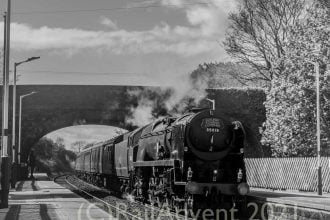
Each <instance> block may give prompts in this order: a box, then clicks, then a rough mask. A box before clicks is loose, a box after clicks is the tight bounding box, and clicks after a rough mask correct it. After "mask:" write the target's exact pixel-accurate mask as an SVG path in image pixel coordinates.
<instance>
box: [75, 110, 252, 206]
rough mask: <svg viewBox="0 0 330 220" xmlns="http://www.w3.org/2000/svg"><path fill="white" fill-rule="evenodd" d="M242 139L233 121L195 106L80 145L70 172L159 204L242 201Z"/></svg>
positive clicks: (246, 189)
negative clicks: (74, 171) (115, 134)
mask: <svg viewBox="0 0 330 220" xmlns="http://www.w3.org/2000/svg"><path fill="white" fill-rule="evenodd" d="M244 143H245V131H244V127H243V126H242V124H241V123H240V122H239V121H229V120H228V119H226V117H224V115H223V114H221V113H220V112H219V111H216V110H214V109H195V110H193V111H191V112H189V113H187V114H184V115H183V116H181V117H178V118H173V117H167V118H163V119H160V120H157V121H155V122H153V123H151V124H148V125H146V126H144V127H141V128H138V129H136V130H134V131H132V132H128V133H126V134H123V135H120V136H118V137H115V138H113V139H111V140H109V141H106V142H102V143H98V144H96V145H94V146H92V147H91V148H88V149H86V150H84V151H83V152H81V153H80V154H79V155H78V157H77V160H76V172H77V175H78V177H80V178H83V179H85V180H87V181H90V182H92V183H94V184H98V185H103V186H104V187H106V188H109V189H111V190H112V191H116V192H120V193H121V194H131V195H132V196H133V197H134V198H135V200H140V201H143V202H148V203H151V204H156V205H159V206H160V205H162V204H164V203H166V204H167V205H169V206H170V207H179V208H184V207H185V208H188V209H193V210H196V209H199V208H206V207H207V208H212V209H213V208H214V209H215V208H220V207H221V208H231V207H233V206H235V205H236V206H238V205H242V204H244V200H245V195H246V194H247V193H248V192H249V186H248V184H247V183H246V172H245V166H244V160H243V155H244ZM238 208H239V207H238Z"/></svg>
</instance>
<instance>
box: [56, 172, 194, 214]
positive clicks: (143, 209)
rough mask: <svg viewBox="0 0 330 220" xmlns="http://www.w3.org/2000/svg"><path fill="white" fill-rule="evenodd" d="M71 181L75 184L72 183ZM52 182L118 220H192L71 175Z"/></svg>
mask: <svg viewBox="0 0 330 220" xmlns="http://www.w3.org/2000/svg"><path fill="white" fill-rule="evenodd" d="M72 179H74V181H76V182H75V183H73V182H74V181H72ZM54 181H55V182H57V183H59V184H61V185H65V186H66V187H67V188H71V189H72V190H73V191H74V192H76V193H77V194H79V195H80V196H82V197H84V198H86V199H89V200H90V201H91V202H92V203H94V204H96V205H97V206H98V207H100V208H102V209H103V210H105V211H107V212H109V213H110V214H111V215H112V216H114V217H116V218H117V219H120V220H122V219H132V220H133V219H134V220H144V219H150V220H192V218H190V217H188V216H185V215H181V214H179V213H173V212H171V211H170V210H168V209H160V208H158V207H154V206H151V205H145V204H141V203H139V202H130V201H128V200H126V199H120V198H118V197H116V196H114V195H113V194H112V193H111V192H110V191H109V190H106V189H104V188H100V187H97V186H95V185H92V184H90V183H87V182H85V181H82V180H80V179H78V178H77V177H75V176H72V175H64V176H59V177H56V178H54Z"/></svg>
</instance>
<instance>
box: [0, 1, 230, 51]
mask: <svg viewBox="0 0 330 220" xmlns="http://www.w3.org/2000/svg"><path fill="white" fill-rule="evenodd" d="M210 1H211V3H212V4H210V5H203V4H201V5H198V4H197V5H192V6H184V4H185V3H189V2H188V1H187V0H162V2H161V3H162V4H177V5H181V6H182V7H183V8H182V10H184V11H185V13H186V17H187V21H188V23H189V25H187V26H178V25H177V26H169V25H168V24H167V23H165V22H163V23H161V24H159V25H156V26H155V27H154V28H151V29H149V30H143V31H129V30H125V29H118V27H117V24H116V23H115V22H113V21H112V20H110V19H109V18H107V17H101V18H100V22H101V23H102V24H103V25H106V26H108V27H109V28H110V30H107V31H92V30H83V29H77V28H72V29H66V28H54V27H48V26H43V27H39V28H35V27H32V26H30V25H28V24H22V23H12V38H11V40H12V48H13V49H16V50H53V51H56V52H59V51H63V52H64V53H65V54H68V53H69V55H71V56H72V55H75V54H76V53H79V52H81V50H84V49H88V50H90V49H94V50H95V51H101V52H108V53H112V54H151V53H173V54H178V55H180V56H194V55H198V54H202V53H210V52H212V51H215V50H218V42H219V41H222V39H223V37H224V33H225V28H226V21H227V19H226V18H227V15H228V11H229V10H228V8H230V9H233V8H235V4H234V3H232V2H228V1H227V0H210ZM180 10H181V9H180ZM1 26H3V23H1ZM1 26H0V28H1ZM1 37H2V36H0V39H1Z"/></svg>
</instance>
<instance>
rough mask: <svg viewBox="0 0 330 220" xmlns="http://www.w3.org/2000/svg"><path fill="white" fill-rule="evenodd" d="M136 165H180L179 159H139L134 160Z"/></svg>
mask: <svg viewBox="0 0 330 220" xmlns="http://www.w3.org/2000/svg"><path fill="white" fill-rule="evenodd" d="M133 166H134V167H160V166H164V167H174V166H176V167H180V161H178V160H155V161H137V162H133Z"/></svg>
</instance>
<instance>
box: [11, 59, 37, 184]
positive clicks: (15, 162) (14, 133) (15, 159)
mask: <svg viewBox="0 0 330 220" xmlns="http://www.w3.org/2000/svg"><path fill="white" fill-rule="evenodd" d="M37 59H40V57H30V58H28V59H26V60H24V61H21V62H18V63H15V64H14V83H13V122H12V150H13V154H12V155H13V158H12V162H13V175H12V177H13V178H12V181H11V186H12V188H14V187H15V184H16V180H17V154H16V152H17V151H16V81H17V80H16V76H17V75H16V69H17V66H19V65H21V64H22V63H27V62H31V61H33V60H37Z"/></svg>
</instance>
